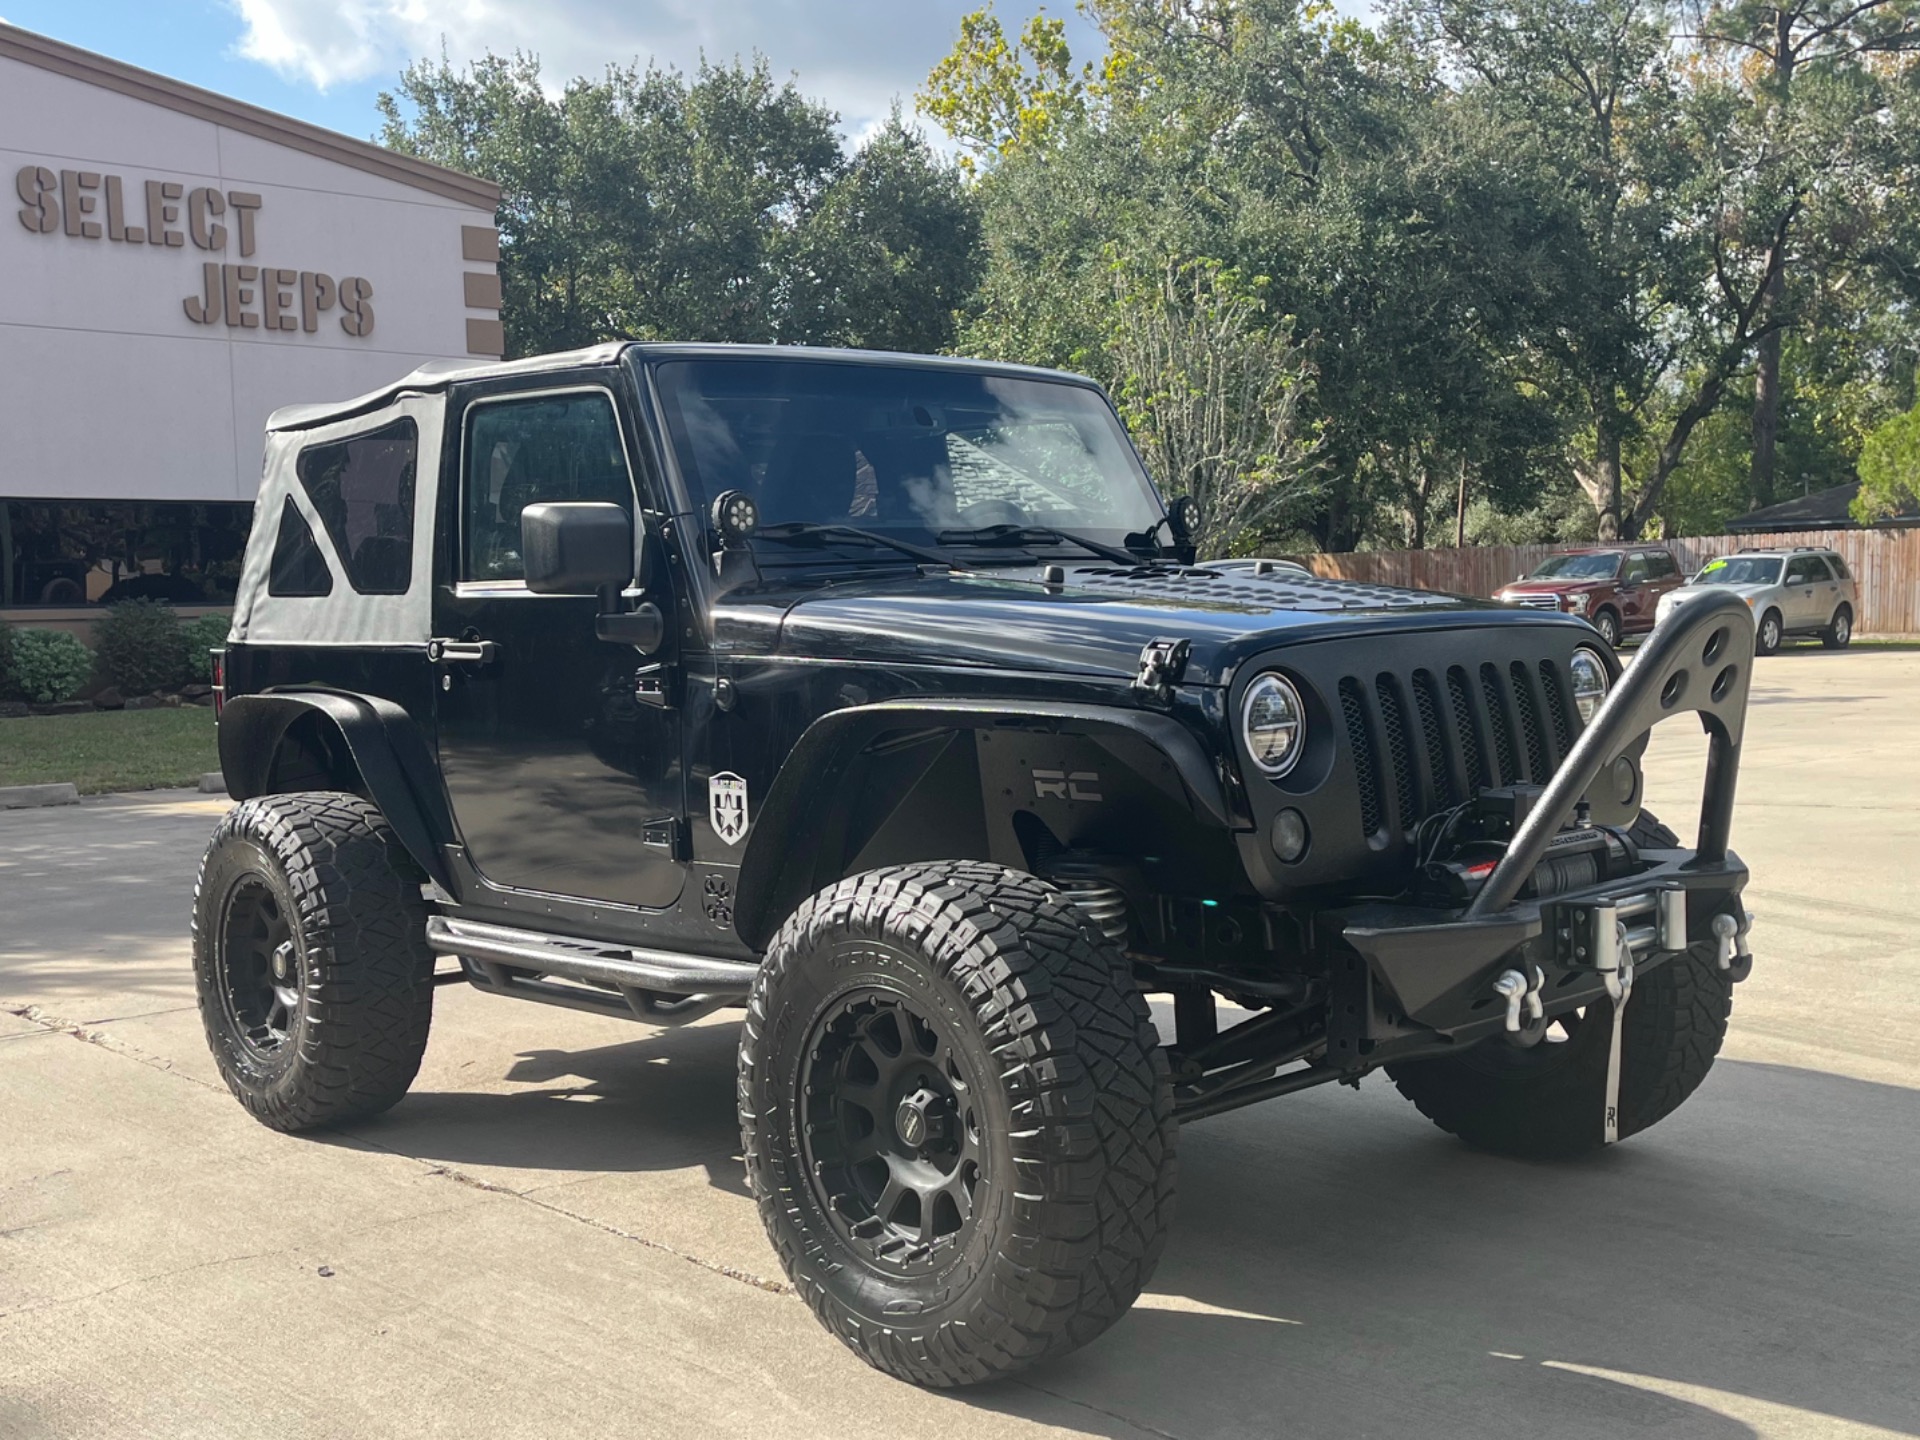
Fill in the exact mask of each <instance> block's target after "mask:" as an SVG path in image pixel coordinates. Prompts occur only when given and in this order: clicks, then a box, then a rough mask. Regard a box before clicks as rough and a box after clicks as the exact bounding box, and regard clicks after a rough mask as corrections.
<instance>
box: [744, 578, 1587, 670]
mask: <svg viewBox="0 0 1920 1440" xmlns="http://www.w3.org/2000/svg"><path fill="white" fill-rule="evenodd" d="M1060 568H1064V570H1065V574H1064V578H1063V579H1062V580H1061V581H1060V583H1057V584H1046V583H1044V580H1043V572H1042V571H1041V570H1040V569H1039V568H1038V567H1022V568H1019V569H1005V570H995V571H986V572H971V573H970V572H955V573H953V574H942V573H938V572H935V573H931V574H927V573H922V572H920V571H916V570H903V571H901V572H900V573H899V574H897V575H882V574H875V573H874V572H872V571H867V572H863V573H862V574H860V575H858V576H857V577H856V576H848V577H846V578H844V579H840V580H836V581H832V582H829V583H825V584H819V583H816V584H811V585H807V586H805V587H804V588H803V587H801V586H797V585H781V586H761V587H755V588H754V589H753V590H751V591H747V592H735V593H734V594H733V595H730V596H728V597H727V598H726V599H725V600H724V601H722V602H721V603H720V604H719V605H718V606H717V607H716V612H715V621H716V629H717V635H718V638H719V640H720V642H721V644H722V645H723V647H725V648H728V649H733V650H736V651H750V652H759V653H763V654H764V653H779V654H786V655H798V656H806V657H809V658H816V659H835V660H848V661H853V662H879V663H896V664H923V665H924V664H934V665H954V666H964V667H994V668H999V669H1013V670H1029V671H1050V672H1056V673H1061V674H1077V675H1111V676H1118V677H1126V678H1131V677H1132V676H1133V674H1134V673H1135V670H1136V668H1137V666H1138V664H1139V657H1140V651H1141V648H1142V647H1143V646H1145V645H1146V644H1147V643H1149V642H1150V641H1153V640H1162V639H1167V640H1186V641H1188V642H1189V643H1190V645H1191V647H1192V650H1191V654H1190V658H1189V661H1188V668H1187V673H1186V680H1187V682H1188V683H1189V684H1201V685H1217V684H1222V683H1224V680H1225V677H1226V676H1227V675H1228V674H1229V673H1231V671H1232V669H1233V667H1234V666H1235V665H1236V664H1238V663H1239V661H1240V660H1241V659H1243V658H1245V657H1246V656H1247V655H1250V654H1252V653H1255V652H1257V651H1260V650H1265V649H1271V648H1272V647H1273V646H1275V645H1277V644H1286V643H1289V642H1290V641H1299V640H1308V639H1322V638H1326V637H1328V636H1330V635H1336V634H1344V633H1350V632H1351V630H1352V627H1354V626H1355V625H1365V626H1369V627H1380V628H1392V629H1395V630H1405V629H1420V628H1443V629H1457V628H1461V627H1470V626H1485V625H1509V624H1531V625H1540V624H1566V623H1577V622H1567V621H1564V620H1560V619H1559V618H1558V617H1555V616H1553V615H1551V614H1547V613H1542V612H1526V611H1519V610H1516V609H1515V607H1512V606H1505V605H1496V604H1494V603H1492V602H1491V601H1484V600H1467V599H1461V598H1458V597H1455V596H1448V595H1436V594H1433V593H1430V592H1426V591H1418V590H1399V589H1393V588H1390V587H1386V586H1378V585H1362V584H1356V583H1352V582H1348V581H1341V580H1321V579H1317V578H1314V577H1311V576H1303V575H1299V574H1294V573H1275V574H1271V575H1257V574H1252V573H1249V572H1246V571H1238V572H1232V571H1221V570H1210V569H1206V568H1204V567H1195V568H1187V569H1174V568H1171V567H1168V568H1164V569H1161V568H1147V567H1141V568H1139V569H1122V568H1119V567H1114V566H1100V565H1088V566H1077V567H1076V566H1068V567H1060Z"/></svg>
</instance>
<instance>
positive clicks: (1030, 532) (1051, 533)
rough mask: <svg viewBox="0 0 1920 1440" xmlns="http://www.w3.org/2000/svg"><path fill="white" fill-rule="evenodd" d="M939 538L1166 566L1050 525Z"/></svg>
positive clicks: (954, 533) (997, 527) (996, 527)
mask: <svg viewBox="0 0 1920 1440" xmlns="http://www.w3.org/2000/svg"><path fill="white" fill-rule="evenodd" d="M936 538H938V540H939V541H940V543H941V544H942V545H985V546H992V547H998V546H1014V545H1078V546H1079V547H1080V548H1081V549H1082V550H1090V551H1092V552H1093V553H1094V554H1095V555H1098V556H1099V557H1100V558H1101V559H1103V560H1111V561H1113V562H1114V563H1115V564H1117V565H1125V566H1126V567H1127V568H1128V569H1132V568H1134V567H1135V566H1139V565H1157V564H1162V563H1164V562H1162V561H1159V560H1157V559H1155V558H1153V557H1151V556H1146V555H1136V554H1134V553H1133V551H1131V550H1122V549H1121V548H1120V547H1119V546H1118V545H1106V544H1102V543H1101V542H1100V541H1098V540H1089V539H1088V538H1087V537H1086V536H1084V535H1076V534H1074V533H1073V532H1072V531H1071V530H1056V529H1054V528H1053V527H1052V526H1051V525H982V526H981V527H980V528H979V529H978V530H942V531H941V532H940V534H939V535H938V537H936Z"/></svg>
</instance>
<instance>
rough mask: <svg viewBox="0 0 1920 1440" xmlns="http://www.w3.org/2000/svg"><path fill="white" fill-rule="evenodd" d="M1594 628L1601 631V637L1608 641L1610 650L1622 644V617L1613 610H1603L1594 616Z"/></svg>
mask: <svg viewBox="0 0 1920 1440" xmlns="http://www.w3.org/2000/svg"><path fill="white" fill-rule="evenodd" d="M1593 628H1594V629H1596V630H1598V631H1599V632H1600V638H1601V639H1602V640H1604V641H1606V642H1607V648H1608V649H1609V650H1616V649H1618V648H1619V646H1620V617H1619V616H1618V615H1616V614H1614V613H1613V611H1611V610H1602V611H1601V612H1600V613H1599V614H1598V615H1595V616H1594V617H1593Z"/></svg>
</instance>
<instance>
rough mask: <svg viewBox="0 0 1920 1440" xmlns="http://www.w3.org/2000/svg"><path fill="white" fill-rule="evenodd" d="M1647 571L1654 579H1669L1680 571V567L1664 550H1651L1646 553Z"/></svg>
mask: <svg viewBox="0 0 1920 1440" xmlns="http://www.w3.org/2000/svg"><path fill="white" fill-rule="evenodd" d="M1647 573H1648V574H1649V575H1651V576H1652V577H1653V578H1654V579H1655V580H1671V579H1672V578H1673V577H1674V576H1675V575H1678V574H1679V573H1680V567H1679V566H1678V565H1675V564H1674V563H1673V556H1671V555H1669V554H1668V553H1667V552H1666V551H1664V550H1652V551H1649V552H1648V554H1647Z"/></svg>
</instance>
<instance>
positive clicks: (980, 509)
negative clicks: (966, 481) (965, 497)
mask: <svg viewBox="0 0 1920 1440" xmlns="http://www.w3.org/2000/svg"><path fill="white" fill-rule="evenodd" d="M960 518H961V520H962V521H964V522H965V523H966V526H967V528H968V529H970V530H984V529H986V527H987V526H989V525H1025V524H1026V523H1027V512H1026V511H1024V510H1022V509H1021V508H1020V507H1019V506H1018V505H1016V504H1014V503H1013V502H1012V501H1011V500H976V501H974V502H973V504H971V505H969V506H967V508H966V509H964V510H962V511H961V512H960Z"/></svg>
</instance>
